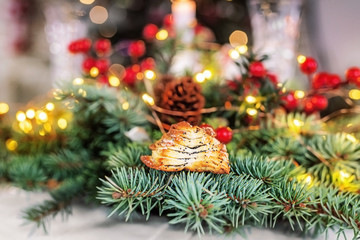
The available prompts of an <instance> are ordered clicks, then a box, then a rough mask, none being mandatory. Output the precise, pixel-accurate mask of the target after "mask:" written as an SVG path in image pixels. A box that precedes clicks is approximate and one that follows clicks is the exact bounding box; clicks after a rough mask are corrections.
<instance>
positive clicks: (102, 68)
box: [95, 58, 110, 73]
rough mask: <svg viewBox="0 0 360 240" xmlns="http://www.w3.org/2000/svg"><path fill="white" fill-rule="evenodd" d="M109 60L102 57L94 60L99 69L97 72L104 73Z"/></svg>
mask: <svg viewBox="0 0 360 240" xmlns="http://www.w3.org/2000/svg"><path fill="white" fill-rule="evenodd" d="M109 65H110V63H109V60H107V59H105V58H102V59H99V60H97V61H96V63H95V67H96V68H97V69H99V73H106V72H107V70H108V69H109Z"/></svg>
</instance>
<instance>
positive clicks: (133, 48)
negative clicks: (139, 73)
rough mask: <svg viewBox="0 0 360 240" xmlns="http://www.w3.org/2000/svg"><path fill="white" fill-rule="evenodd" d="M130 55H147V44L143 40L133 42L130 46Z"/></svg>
mask: <svg viewBox="0 0 360 240" xmlns="http://www.w3.org/2000/svg"><path fill="white" fill-rule="evenodd" d="M128 53H129V55H130V56H131V57H136V58H138V57H141V56H142V55H144V54H145V43H144V42H143V41H141V40H139V41H134V42H131V43H130V45H129V49H128Z"/></svg>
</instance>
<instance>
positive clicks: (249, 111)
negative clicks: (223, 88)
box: [246, 108, 258, 116]
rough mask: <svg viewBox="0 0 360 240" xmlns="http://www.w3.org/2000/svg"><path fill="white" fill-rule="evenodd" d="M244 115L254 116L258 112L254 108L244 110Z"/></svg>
mask: <svg viewBox="0 0 360 240" xmlns="http://www.w3.org/2000/svg"><path fill="white" fill-rule="evenodd" d="M246 113H247V114H248V115H250V116H255V115H256V114H257V113H258V111H257V110H256V109H255V108H248V109H246Z"/></svg>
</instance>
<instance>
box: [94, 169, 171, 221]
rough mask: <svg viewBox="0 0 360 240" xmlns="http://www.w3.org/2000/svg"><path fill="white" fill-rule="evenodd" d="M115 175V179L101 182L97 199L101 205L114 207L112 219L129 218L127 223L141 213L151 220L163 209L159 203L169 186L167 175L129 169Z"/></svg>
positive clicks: (117, 170) (113, 177)
mask: <svg viewBox="0 0 360 240" xmlns="http://www.w3.org/2000/svg"><path fill="white" fill-rule="evenodd" d="M111 172H112V177H105V180H104V179H101V182H102V186H101V187H98V196H97V199H99V200H101V203H103V204H106V205H111V206H113V210H112V212H111V213H110V215H109V217H110V216H112V215H113V214H115V213H116V214H118V215H125V216H126V221H127V220H128V219H129V218H130V216H131V214H132V213H133V212H134V211H135V210H136V209H140V210H141V213H142V214H143V215H146V218H147V219H148V218H149V216H150V211H151V210H152V209H153V208H155V207H156V206H158V207H161V206H159V204H160V201H159V199H161V198H162V193H163V190H164V186H165V184H166V174H162V173H161V172H158V171H150V172H149V173H146V172H145V170H144V169H132V168H125V167H122V168H116V169H115V170H113V171H111Z"/></svg>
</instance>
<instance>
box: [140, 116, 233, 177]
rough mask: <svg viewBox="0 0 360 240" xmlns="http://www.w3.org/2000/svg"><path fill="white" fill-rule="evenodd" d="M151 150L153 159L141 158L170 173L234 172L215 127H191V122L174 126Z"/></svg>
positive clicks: (148, 164)
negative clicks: (185, 171) (187, 171)
mask: <svg viewBox="0 0 360 240" xmlns="http://www.w3.org/2000/svg"><path fill="white" fill-rule="evenodd" d="M150 149H151V150H152V156H141V161H142V162H143V163H144V164H145V165H146V166H148V167H150V168H154V169H157V170H162V171H168V172H176V171H181V170H189V171H194V172H212V173H219V174H223V173H229V172H230V167H229V155H228V153H227V151H226V146H225V145H224V144H222V143H221V142H219V140H217V139H216V138H215V132H214V130H213V129H211V128H200V127H198V126H191V125H190V124H189V123H188V122H180V123H177V124H173V125H172V126H171V128H170V130H169V132H167V133H165V134H164V135H163V136H162V137H161V139H160V140H158V141H157V142H156V143H155V144H152V145H150Z"/></svg>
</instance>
